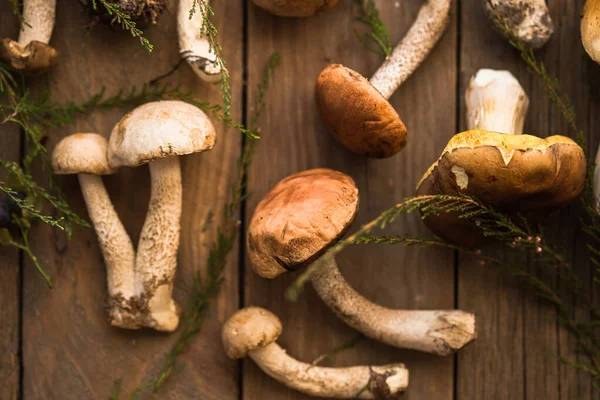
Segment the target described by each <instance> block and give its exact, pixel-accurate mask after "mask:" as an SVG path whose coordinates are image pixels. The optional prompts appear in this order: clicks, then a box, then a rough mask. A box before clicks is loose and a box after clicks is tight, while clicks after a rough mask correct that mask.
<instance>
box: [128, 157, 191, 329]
mask: <svg viewBox="0 0 600 400" xmlns="http://www.w3.org/2000/svg"><path fill="white" fill-rule="evenodd" d="M149 168H150V177H151V194H150V204H149V206H148V212H147V214H146V220H145V221H144V226H143V227H142V232H141V235H140V241H139V243H138V253H137V258H136V260H135V271H136V280H137V281H138V283H139V285H138V288H137V291H138V293H139V295H140V297H142V298H146V299H148V309H149V310H148V311H149V317H150V321H149V322H148V324H149V326H150V327H152V328H155V329H157V330H162V331H168V332H171V331H173V330H175V329H176V328H177V325H178V324H179V307H178V306H177V304H176V303H175V302H174V300H173V298H172V293H173V280H174V278H175V271H176V269H177V249H178V248H179V231H180V219H181V202H182V197H181V196H182V194H181V168H180V166H179V158H178V157H176V156H172V157H167V158H163V159H159V160H154V161H151V162H150V163H149Z"/></svg>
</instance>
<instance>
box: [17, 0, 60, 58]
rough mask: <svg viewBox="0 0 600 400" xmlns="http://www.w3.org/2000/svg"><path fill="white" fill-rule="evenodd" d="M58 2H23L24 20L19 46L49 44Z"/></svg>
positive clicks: (54, 0)
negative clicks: (36, 43)
mask: <svg viewBox="0 0 600 400" xmlns="http://www.w3.org/2000/svg"><path fill="white" fill-rule="evenodd" d="M55 14H56V0H23V20H24V21H25V23H24V24H23V26H22V27H21V28H22V29H21V31H20V32H19V44H20V45H21V46H23V47H24V46H27V45H28V44H29V43H30V42H33V41H38V42H41V43H45V44H48V43H49V42H50V38H51V37H52V30H53V29H54V19H55Z"/></svg>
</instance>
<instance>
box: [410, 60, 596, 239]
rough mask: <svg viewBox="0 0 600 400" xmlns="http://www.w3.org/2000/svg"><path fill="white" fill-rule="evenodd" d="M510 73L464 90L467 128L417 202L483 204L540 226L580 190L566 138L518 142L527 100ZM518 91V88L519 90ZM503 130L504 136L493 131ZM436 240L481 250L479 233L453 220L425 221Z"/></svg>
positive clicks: (491, 74) (581, 175)
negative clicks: (454, 198)
mask: <svg viewBox="0 0 600 400" xmlns="http://www.w3.org/2000/svg"><path fill="white" fill-rule="evenodd" d="M509 75H510V74H509V73H508V72H507V71H492V70H481V71H479V72H478V73H477V74H476V75H475V76H474V77H473V78H472V79H471V82H470V84H469V87H468V88H467V93H466V101H467V120H468V121H467V126H469V128H473V129H472V130H469V131H466V132H462V133H459V134H457V135H455V136H454V137H452V139H450V141H449V142H448V144H447V146H446V148H445V149H444V151H443V152H442V155H441V156H440V157H439V159H438V160H437V161H436V162H435V163H434V164H433V165H432V166H431V167H430V168H429V169H428V170H427V172H426V173H425V174H424V175H423V177H422V178H421V181H420V182H419V184H418V185H417V195H418V196H420V195H438V194H443V195H462V194H464V195H469V196H473V197H476V198H478V199H479V200H481V201H483V202H484V203H485V204H488V205H489V206H491V207H493V208H495V209H497V210H498V211H502V212H507V213H509V214H510V215H514V216H517V215H521V216H523V217H525V218H527V219H528V220H529V221H530V222H533V223H538V222H545V221H547V220H548V219H550V218H551V217H552V216H554V215H555V214H556V213H558V211H560V210H561V209H562V208H564V207H565V206H567V205H568V204H570V203H571V202H572V201H573V200H574V199H575V198H576V197H577V196H578V195H579V193H581V191H582V189H583V187H584V184H585V173H586V161H585V155H584V153H583V150H582V149H581V147H580V146H579V145H577V143H575V142H574V141H573V140H571V139H570V138H568V137H564V136H558V135H557V136H550V137H548V138H546V139H542V138H539V137H536V136H531V135H522V134H521V133H522V130H523V119H524V116H525V113H526V110H527V105H528V100H527V97H526V96H525V95H524V92H522V89H519V88H520V86H518V82H516V79H514V77H512V75H510V76H509ZM517 86H518V87H517ZM500 129H503V130H504V131H501V132H494V130H500ZM425 224H426V225H427V226H428V227H429V228H430V229H431V230H432V231H433V232H434V233H436V234H437V235H439V236H441V237H443V238H444V239H446V240H448V241H450V242H452V243H455V244H458V245H462V246H469V247H470V246H476V245H479V244H482V243H484V242H485V241H486V240H485V237H484V236H483V235H482V232H481V230H480V229H479V228H478V227H477V226H476V225H473V224H472V223H470V222H469V221H466V220H464V219H460V218H459V216H458V215H457V214H456V213H440V214H438V215H430V216H428V217H427V218H425Z"/></svg>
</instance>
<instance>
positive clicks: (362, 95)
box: [315, 0, 450, 158]
mask: <svg viewBox="0 0 600 400" xmlns="http://www.w3.org/2000/svg"><path fill="white" fill-rule="evenodd" d="M449 14H450V0H427V1H426V2H425V4H423V6H421V9H420V10H419V14H418V16H417V19H416V20H415V22H414V23H413V25H412V26H411V28H410V29H409V31H408V32H407V33H406V35H405V36H404V38H403V39H402V41H400V43H399V44H398V45H397V46H396V48H395V49H394V51H393V53H392V55H391V56H390V57H389V59H387V60H386V61H385V62H384V63H383V64H382V65H381V66H380V67H379V69H378V70H377V71H376V72H375V74H374V75H373V77H372V78H371V80H370V81H369V80H367V79H366V78H365V77H363V76H362V75H361V74H359V73H358V72H356V71H353V70H351V69H350V68H347V67H344V66H343V65H340V64H333V65H329V66H327V67H325V69H323V71H321V73H320V74H319V77H318V78H317V84H316V86H315V100H316V103H317V109H318V110H319V114H320V115H321V119H322V120H323V122H325V124H326V125H327V126H328V127H329V128H330V129H331V131H332V132H333V135H334V136H335V138H336V139H337V140H338V141H339V142H341V143H342V144H343V145H344V146H346V147H347V148H348V149H349V150H351V151H352V152H354V153H356V154H358V155H363V156H367V157H374V158H384V157H390V156H392V155H394V154H396V153H397V152H399V151H400V150H402V149H403V148H404V146H405V145H406V140H407V133H406V127H405V126H404V124H403V123H402V120H401V119H400V117H399V116H398V113H397V112H396V110H394V107H392V105H391V104H390V103H389V102H388V99H389V98H390V97H391V96H392V94H394V92H395V91H396V89H398V88H399V87H400V85H402V83H404V81H406V79H408V77H409V76H410V75H411V74H412V73H413V72H414V71H415V70H416V69H417V67H418V66H419V65H420V64H421V63H422V62H423V60H425V58H426V57H427V55H428V54H429V53H430V52H431V50H432V49H433V47H434V46H435V44H436V43H437V42H438V40H439V39H440V38H441V37H442V34H443V33H444V31H445V29H446V27H447V26H448V23H449V21H450V15H449Z"/></svg>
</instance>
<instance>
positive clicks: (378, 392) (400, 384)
mask: <svg viewBox="0 0 600 400" xmlns="http://www.w3.org/2000/svg"><path fill="white" fill-rule="evenodd" d="M248 355H249V356H250V357H251V358H252V359H253V360H254V361H255V362H256V364H257V365H258V366H259V367H260V369H262V370H263V371H264V372H265V373H266V374H267V375H269V376H271V377H272V378H274V379H276V380H278V381H279V382H281V383H283V384H284V385H285V386H287V387H289V388H292V389H295V390H298V391H300V392H303V393H306V394H309V395H311V396H318V397H326V398H336V399H396V398H400V396H401V395H402V393H403V391H404V390H406V388H407V387H408V371H407V370H406V368H404V365H403V364H389V365H382V366H366V365H363V366H356V367H347V368H326V367H318V366H315V365H312V364H307V363H303V362H300V361H298V360H296V359H294V358H292V357H290V356H289V355H288V354H287V353H286V351H285V350H284V349H282V348H281V346H279V345H278V344H277V343H271V344H269V345H267V346H265V347H263V348H259V349H256V350H252V351H250V352H249V353H248Z"/></svg>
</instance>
